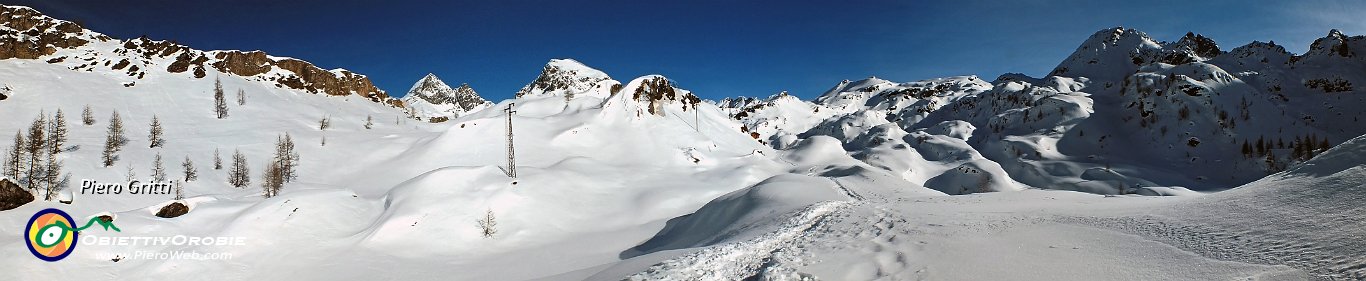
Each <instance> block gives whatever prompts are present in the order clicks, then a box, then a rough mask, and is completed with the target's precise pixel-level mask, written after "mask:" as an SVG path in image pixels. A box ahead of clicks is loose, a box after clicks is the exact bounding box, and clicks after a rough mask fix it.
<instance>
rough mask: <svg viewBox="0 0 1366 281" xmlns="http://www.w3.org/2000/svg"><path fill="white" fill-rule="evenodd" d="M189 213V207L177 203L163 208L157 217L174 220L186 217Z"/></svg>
mask: <svg viewBox="0 0 1366 281" xmlns="http://www.w3.org/2000/svg"><path fill="white" fill-rule="evenodd" d="M189 212H190V207H189V206H185V204H181V203H180V202H175V203H171V204H167V205H166V206H165V207H161V210H159V211H157V216H158V217H163V218H174V217H179V216H182V215H185V214H186V213H189Z"/></svg>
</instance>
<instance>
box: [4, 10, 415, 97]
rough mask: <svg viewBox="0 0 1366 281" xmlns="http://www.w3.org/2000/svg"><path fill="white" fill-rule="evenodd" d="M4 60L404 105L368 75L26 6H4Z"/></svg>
mask: <svg viewBox="0 0 1366 281" xmlns="http://www.w3.org/2000/svg"><path fill="white" fill-rule="evenodd" d="M0 59H39V60H43V61H45V62H47V63H52V64H60V65H64V66H67V67H68V68H71V69H72V70H84V71H96V70H101V71H113V72H122V73H124V74H127V75H128V76H129V77H130V78H131V79H129V81H127V82H125V83H124V86H126V87H135V86H136V85H137V80H141V79H143V78H144V77H145V76H146V73H147V72H148V71H154V70H161V69H164V70H165V72H167V73H172V74H180V73H185V74H186V75H193V77H195V78H209V77H208V76H209V74H210V73H209V71H208V70H209V69H212V70H215V71H217V72H219V73H224V74H231V75H237V76H241V77H243V78H247V79H249V80H256V81H265V82H273V84H275V85H276V86H277V87H280V88H288V89H297V90H303V91H307V92H310V93H318V94H327V95H334V96H348V95H358V96H361V97H364V98H366V99H367V100H370V101H373V102H380V103H385V104H389V105H391V106H394V107H402V102H401V101H399V100H397V99H394V98H391V97H389V95H387V94H385V93H384V91H382V90H380V89H378V88H376V87H375V85H374V84H373V83H371V82H370V79H369V78H367V77H366V76H365V75H361V74H357V73H353V72H350V71H347V70H344V69H334V70H324V69H322V68H319V67H317V66H315V65H313V64H312V63H309V62H307V61H303V60H299V59H294V58H282V57H273V56H270V55H267V54H266V53H264V52H261V51H235V50H233V51H201V50H195V49H191V48H189V47H187V46H184V45H180V44H177V43H175V42H173V41H164V40H163V41H158V40H151V39H148V38H146V37H142V38H134V39H129V40H117V39H114V38H111V37H109V36H106V35H104V34H100V33H97V32H94V31H91V30H88V29H85V28H83V27H81V26H80V25H78V24H75V23H72V22H69V21H64V20H59V19H54V18H52V17H48V16H46V15H43V14H42V13H40V12H38V11H37V10H34V9H32V8H28V7H21V6H0Z"/></svg>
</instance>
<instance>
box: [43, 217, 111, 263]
mask: <svg viewBox="0 0 1366 281" xmlns="http://www.w3.org/2000/svg"><path fill="white" fill-rule="evenodd" d="M74 222H75V220H73V219H71V215H67V214H66V212H63V211H62V210H58V209H43V210H42V211H38V212H37V213H34V214H33V218H30V219H28V227H26V228H25V229H24V242H26V243H25V244H28V251H29V252H31V253H33V256H35V257H38V259H42V260H45V261H59V260H62V259H64V258H66V256H67V255H70V254H71V252H72V251H75V250H76V244H77V243H76V242H77V241H80V239H79V238H80V235H81V230H85V229H86V228H89V227H90V226H91V225H94V224H96V223H98V224H99V225H100V226H102V227H104V228H105V229H106V230H108V229H110V228H113V229H114V231H121V230H119V228H118V227H116V226H114V224H113V223H112V222H106V221H103V220H100V219H99V218H90V222H88V223H86V224H85V226H83V227H80V228H75V227H74V226H75V225H76V224H75V223H74Z"/></svg>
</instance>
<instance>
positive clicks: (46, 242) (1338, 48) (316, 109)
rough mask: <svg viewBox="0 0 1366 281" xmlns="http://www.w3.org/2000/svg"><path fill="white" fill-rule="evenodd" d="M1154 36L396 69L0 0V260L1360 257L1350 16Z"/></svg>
mask: <svg viewBox="0 0 1366 281" xmlns="http://www.w3.org/2000/svg"><path fill="white" fill-rule="evenodd" d="M1083 35H1084V34H1083ZM1174 39H1175V40H1176V41H1175V42H1164V41H1159V40H1157V39H1154V38H1153V37H1152V36H1149V35H1148V34H1147V33H1144V32H1142V31H1139V30H1136V29H1126V28H1106V29H1102V30H1100V31H1097V32H1095V33H1094V34H1092V35H1091V36H1090V37H1088V38H1087V39H1085V40H1084V41H1083V42H1082V44H1081V45H1080V46H1078V47H1077V48H1076V49H1075V51H1074V52H1072V53H1071V54H1070V55H1069V56H1067V57H1066V58H1065V59H1064V60H1063V61H1062V62H1061V63H1059V64H1058V65H1057V66H1056V67H1054V68H1053V69H1052V71H1050V72H1049V73H1047V74H1046V75H1042V76H1041V77H1033V76H1029V75H1025V74H1013V73H1012V74H1005V75H1001V76H999V77H996V78H994V79H992V80H985V79H983V78H982V77H978V76H975V75H965V76H950V77H942V78H933V79H924V80H917V81H911V82H894V81H890V80H886V79H882V78H877V77H869V78H866V79H859V80H844V81H830V82H836V83H833V84H835V86H833V87H831V88H829V90H826V91H824V92H822V93H819V94H817V95H814V97H813V98H807V99H803V98H802V97H801V95H797V94H789V93H788V92H780V93H777V94H772V95H768V96H766V97H727V98H721V99H707V98H704V97H703V96H699V93H695V92H693V91H690V90H688V89H685V88H684V86H683V85H691V84H682V83H683V82H680V81H676V80H674V79H671V78H668V77H666V76H664V75H657V74H652V75H642V76H639V77H635V78H631V79H622V80H618V78H613V77H612V76H609V75H608V74H607V73H606V72H604V71H602V70H599V69H597V68H594V67H590V66H588V65H587V64H585V63H584V62H580V61H578V60H574V59H567V58H558V59H551V60H549V61H548V62H546V63H545V65H544V66H543V67H542V69H541V71H540V73H539V75H535V76H534V77H533V76H531V75H528V77H525V78H527V79H526V81H529V82H527V83H526V84H525V86H523V87H522V88H521V89H520V90H518V91H516V92H515V93H509V94H508V95H509V96H510V97H507V98H503V99H493V98H488V97H485V96H481V94H480V92H476V91H475V89H474V87H475V86H476V85H471V84H470V83H461V84H460V86H457V87H451V86H450V85H448V84H446V82H444V81H443V80H441V78H439V77H437V75H435V74H430V73H429V74H427V75H425V76H421V77H420V79H418V80H416V82H415V83H414V84H413V86H412V87H411V88H410V89H409V90H408V91H407V92H406V94H404V95H402V96H400V97H396V96H391V95H390V94H391V93H392V92H386V91H385V90H382V89H380V88H379V87H378V86H376V85H375V84H376V83H374V82H372V80H371V79H372V78H371V77H370V76H366V75H363V74H359V73H355V72H351V71H349V70H345V69H331V70H328V69H323V68H321V67H318V66H315V65H314V64H312V63H310V62H307V61H304V60H301V59H296V58H289V57H279V56H274V55H269V54H266V53H265V52H264V51H238V50H200V49H194V48H191V47H189V46H185V45H181V44H180V43H176V42H174V41H167V40H154V39H150V38H147V37H141V38H133V39H117V38H114V37H113V36H110V35H105V34H102V33H99V32H96V31H92V30H89V29H86V27H85V26H83V25H81V24H78V23H76V22H74V21H68V20H63V19H58V18H54V17H51V16H48V15H46V14H44V13H42V12H40V11H38V10H36V9H33V8H29V7H23V6H13V5H4V6H0V47H3V48H0V137H3V138H0V148H4V151H3V152H4V153H3V154H2V155H0V159H3V160H5V162H4V163H3V164H4V165H3V168H4V171H3V172H4V174H3V175H2V176H0V251H3V252H4V253H5V254H4V255H0V272H3V275H0V276H4V277H3V278H0V279H4V280H170V279H174V280H1362V279H1366V254H1363V253H1366V242H1363V240H1366V239H1363V238H1366V217H1363V216H1362V214H1363V211H1366V204H1363V203H1362V202H1366V165H1364V164H1366V138H1363V137H1362V135H1363V134H1366V127H1362V126H1359V125H1357V124H1358V122H1357V121H1358V119H1359V117H1360V116H1361V115H1362V114H1363V113H1366V110H1363V108H1366V107H1363V106H1362V105H1366V92H1363V90H1362V89H1361V88H1360V87H1359V86H1354V85H1360V84H1362V83H1366V71H1363V69H1366V59H1363V56H1362V55H1359V54H1360V53H1359V52H1366V36H1348V35H1345V34H1343V33H1342V32H1340V31H1338V30H1332V31H1329V32H1328V33H1327V35H1326V36H1324V37H1321V38H1319V39H1317V40H1314V41H1313V42H1312V43H1310V44H1309V45H1308V50H1307V51H1305V52H1302V53H1291V52H1289V51H1286V49H1285V48H1284V47H1282V46H1279V45H1276V44H1275V43H1263V42H1252V43H1249V44H1246V45H1242V46H1239V47H1236V48H1232V49H1228V50H1224V49H1221V48H1220V46H1219V45H1217V44H1216V43H1215V42H1214V41H1213V39H1210V38H1208V37H1206V36H1204V35H1201V34H1196V33H1187V34H1186V35H1184V36H1180V37H1179V38H1174ZM301 55H307V54H301ZM528 73H535V71H534V69H531V70H530V72H528ZM413 78H419V77H413ZM408 81H412V80H408ZM686 82H688V83H705V82H706V81H686ZM488 92H489V91H485V93H488ZM490 97H491V96H490ZM11 134H13V135H12V136H11Z"/></svg>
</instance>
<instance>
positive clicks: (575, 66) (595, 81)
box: [517, 59, 619, 98]
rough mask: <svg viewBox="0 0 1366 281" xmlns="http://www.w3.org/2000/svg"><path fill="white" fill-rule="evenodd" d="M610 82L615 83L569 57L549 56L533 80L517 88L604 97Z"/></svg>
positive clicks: (534, 92)
mask: <svg viewBox="0 0 1366 281" xmlns="http://www.w3.org/2000/svg"><path fill="white" fill-rule="evenodd" d="M612 85H619V83H618V82H616V81H615V80H612V77H610V76H607V73H603V72H602V71H600V70H597V69H593V68H591V67H588V66H587V65H584V64H583V63H580V62H578V61H576V60H573V59H553V60H550V62H548V63H546V65H545V67H544V68H542V69H541V74H540V75H539V76H537V77H536V80H534V81H532V82H531V83H530V84H527V85H526V86H525V87H522V89H521V90H519V91H517V97H518V98H520V97H523V96H533V97H535V96H566V97H567V98H573V97H574V96H575V95H580V94H585V95H589V96H595V97H599V98H606V97H608V96H610V95H611V94H612V91H611V87H613V86H612Z"/></svg>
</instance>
